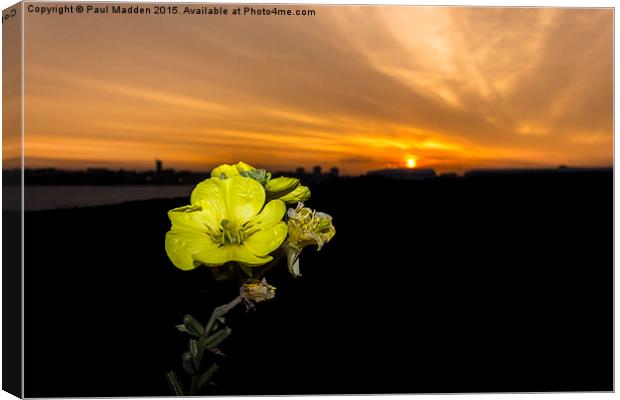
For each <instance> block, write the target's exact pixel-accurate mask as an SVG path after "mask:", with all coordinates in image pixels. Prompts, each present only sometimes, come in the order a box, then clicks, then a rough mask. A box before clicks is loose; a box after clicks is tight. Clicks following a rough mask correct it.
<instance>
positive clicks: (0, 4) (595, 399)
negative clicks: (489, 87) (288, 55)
mask: <svg viewBox="0 0 620 400" xmlns="http://www.w3.org/2000/svg"><path fill="white" fill-rule="evenodd" d="M132 2H134V1H132ZM135 2H136V3H138V2H140V3H155V2H161V1H145V0H136V1H135ZM169 2H170V3H181V1H169ZM182 2H183V3H204V1H182ZM15 3H16V2H15V1H10V0H0V8H2V9H5V8H8V7H10V6H11V5H13V4H15ZM76 3H77V2H76ZM209 3H225V4H231V3H263V4H265V3H268V4H325V5H327V4H343V5H344V4H377V5H432V6H448V5H455V6H509V7H540V6H543V7H586V8H590V7H613V8H615V7H616V2H615V1H604V0H590V1H583V0H582V1H576V0H568V1H567V0H562V1H553V0H537V1H532V0H522V1H506V0H504V1H497V0H495V1H493V0H475V1H467V0H447V1H440V0H425V1H410V0H390V1H374V2H367V1H360V0H357V1H355V0H338V1H337V2H334V1H329V0H313V1H311V2H310V1H301V0H287V1H282V0H270V1H257V0H246V1H239V0H237V1H223V0H211V1H209ZM23 23H24V21H23V16H22V27H23ZM614 26H615V16H614ZM1 39H2V34H1V30H0V40H1ZM617 42H618V33H617V31H616V30H615V29H614V117H615V116H616V115H618V105H617V103H616V102H615V93H616V91H617V90H616V89H617V83H616V80H615V76H616V71H617V65H616V64H615V61H616V60H615V49H616V43H617ZM23 57H24V52H23V47H22V65H23ZM1 61H2V54H1V52H0V63H1ZM22 80H23V74H22ZM0 85H1V82H0ZM22 90H23V81H22ZM22 95H23V93H22ZM22 100H23V97H22ZM1 104H2V99H1V96H0V105H1ZM23 113H24V110H23V102H22V127H23V123H24V121H23V115H24V114H23ZM614 121H615V118H614ZM616 133H617V132H616V128H615V123H614V160H615V154H616V152H617V151H618V146H620V145H619V144H618V143H617V142H616V141H615V135H616ZM22 140H23V135H22ZM22 150H23V143H22ZM614 164H615V163H614ZM22 180H23V176H22ZM619 180H620V178H618V176H617V175H616V174H614V210H615V206H616V205H617V204H618V203H617V200H618V196H617V194H618V192H617V190H618V187H620V186H619V185H618V183H619ZM22 183H23V181H22ZM1 184H2V175H1V174H0V185H1ZM1 200H2V199H1V196H0V204H1ZM22 201H23V194H22ZM22 210H23V204H22ZM618 219H619V217H618V215H617V214H616V213H615V212H614V288H615V287H617V286H618V279H619V278H618V275H617V274H615V265H616V262H615V261H616V252H615V249H617V248H618V247H619V245H620V239H619V238H618V237H617V236H616V235H615V226H617V223H618ZM1 222H2V216H1V214H0V243H1V238H2V228H1ZM22 223H23V215H22ZM22 226H23V225H22ZM22 249H23V236H22ZM22 254H23V253H22ZM1 256H2V248H1V244H0V267H1V265H2V261H1ZM22 282H23V269H22ZM1 284H2V277H1V275H0V287H1ZM22 289H23V288H22ZM22 296H23V290H22ZM22 305H23V299H22ZM1 306H2V299H1V297H0V308H1ZM617 309H618V298H617V297H616V296H615V290H614V332H615V336H614V344H615V339H617V335H618V330H617V329H616V328H617V326H616V321H617V320H616V318H615V311H616V310H617ZM22 312H23V308H22ZM1 328H2V322H1V320H0V330H1ZM22 328H23V326H22ZM1 340H2V334H1V332H0V343H1ZM0 352H1V350H0ZM617 356H618V350H617V348H616V347H615V345H614V360H616V359H618V357H617ZM22 359H23V349H22ZM22 367H23V366H22ZM22 374H23V370H22ZM22 376H23V375H22ZM618 376H619V375H618V369H616V368H615V362H614V385H615V384H617V382H618ZM1 379H2V366H1V365H0V384H1V383H2V380H1ZM22 390H23V388H22ZM286 397H293V398H307V397H315V396H286ZM320 397H322V398H342V397H346V398H348V399H364V398H367V397H368V396H320ZM496 397H499V398H500V399H506V400H513V399H539V398H540V399H545V400H556V399H568V400H572V399H579V400H583V399H592V400H599V399H609V398H615V397H616V394H615V393H544V394H541V393H537V394H526V393H523V394H495V393H489V394H462V395H460V394H455V395H451V394H446V395H441V394H438V395H376V396H374V395H373V396H372V398H376V399H381V400H383V399H398V398H412V399H416V400H417V399H420V400H427V399H442V398H446V399H453V400H461V399H463V400H465V399H475V398H483V399H493V398H496ZM12 398H14V397H13V396H11V395H9V394H8V393H6V392H0V400H4V399H12ZM158 398H159V399H162V398H170V399H174V398H173V397H158ZM247 398H248V397H223V399H227V400H228V399H230V400H237V399H247ZM257 398H261V399H266V400H267V399H278V398H280V397H276V396H262V397H258V396H257Z"/></svg>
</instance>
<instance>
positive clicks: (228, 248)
mask: <svg viewBox="0 0 620 400" xmlns="http://www.w3.org/2000/svg"><path fill="white" fill-rule="evenodd" d="M199 260H200V261H201V262H202V263H203V264H205V265H209V266H217V265H222V264H225V263H227V262H228V261H237V262H240V263H243V264H245V265H249V266H257V265H263V264H265V263H267V262H269V261H271V260H273V257H271V256H267V257H258V256H256V255H254V254H252V253H251V252H250V250H248V249H247V248H246V247H245V246H244V245H239V244H236V245H225V246H219V247H216V248H215V249H213V250H212V251H210V252H208V253H206V252H205V253H202V254H201V255H200V258H199Z"/></svg>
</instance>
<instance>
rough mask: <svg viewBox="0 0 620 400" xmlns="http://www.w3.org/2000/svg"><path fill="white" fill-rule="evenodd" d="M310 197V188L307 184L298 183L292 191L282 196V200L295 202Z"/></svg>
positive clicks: (287, 202) (290, 202) (288, 202)
mask: <svg viewBox="0 0 620 400" xmlns="http://www.w3.org/2000/svg"><path fill="white" fill-rule="evenodd" d="M309 198H310V189H309V188H308V187H307V186H303V185H299V186H297V187H296V188H295V190H293V191H292V192H290V193H288V194H286V195H284V196H282V197H280V198H279V200H282V201H283V202H285V203H286V204H295V203H297V202H298V201H306V200H308V199H309Z"/></svg>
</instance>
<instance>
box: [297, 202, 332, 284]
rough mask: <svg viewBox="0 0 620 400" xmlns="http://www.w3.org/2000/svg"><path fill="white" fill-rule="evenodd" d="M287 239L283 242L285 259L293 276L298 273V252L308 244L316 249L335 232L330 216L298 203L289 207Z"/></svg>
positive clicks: (298, 274) (319, 248)
mask: <svg viewBox="0 0 620 400" xmlns="http://www.w3.org/2000/svg"><path fill="white" fill-rule="evenodd" d="M287 216H288V241H287V242H286V244H285V250H286V259H287V263H288V268H289V271H290V272H291V273H292V274H293V275H294V276H300V275H301V274H300V273H299V254H300V253H301V250H302V249H303V248H304V247H306V246H308V245H311V244H312V245H316V246H317V251H318V250H321V248H322V247H323V245H324V244H325V243H327V242H329V241H330V240H331V239H332V238H333V237H334V235H335V234H336V228H334V225H333V224H332V217H331V216H330V215H328V214H325V213H322V212H317V211H314V210H312V209H310V208H307V207H304V204H303V203H301V202H300V203H298V204H297V208H295V209H292V208H289V210H288V212H287Z"/></svg>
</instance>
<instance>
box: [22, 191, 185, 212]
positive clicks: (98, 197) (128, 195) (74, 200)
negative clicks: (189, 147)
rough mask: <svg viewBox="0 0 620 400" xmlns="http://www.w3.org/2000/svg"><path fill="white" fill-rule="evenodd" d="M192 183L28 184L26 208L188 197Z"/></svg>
mask: <svg viewBox="0 0 620 400" xmlns="http://www.w3.org/2000/svg"><path fill="white" fill-rule="evenodd" d="M193 187H194V186H193V185H160V186H157V185H152V186H149V185H144V186H130V185H123V186H120V185H119V186H62V185H53V186H52V185H50V186H47V185H36V186H34V185H33V186H26V188H25V191H24V197H25V199H24V204H25V209H26V211H34V210H53V209H59V208H75V207H90V206H101V205H106V204H119V203H124V202H127V201H137V200H150V199H167V198H174V197H188V198H189V195H190V193H191V191H192V189H193Z"/></svg>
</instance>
